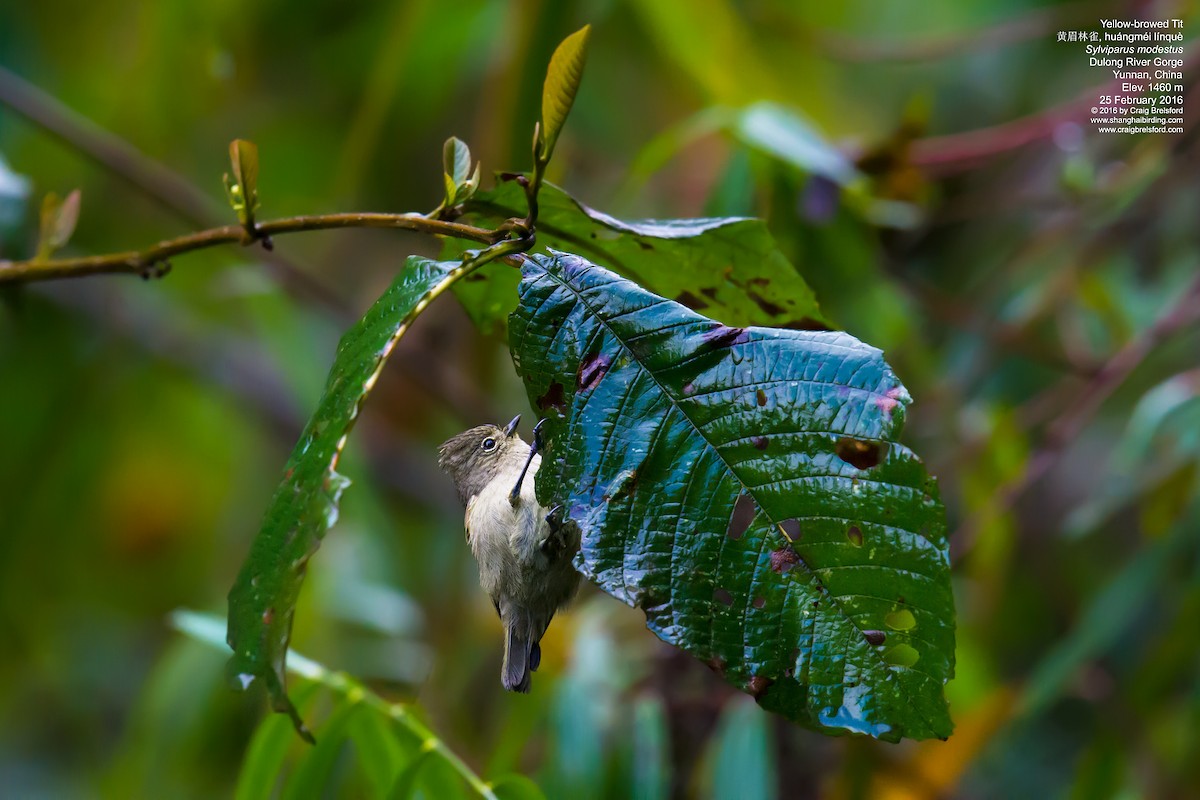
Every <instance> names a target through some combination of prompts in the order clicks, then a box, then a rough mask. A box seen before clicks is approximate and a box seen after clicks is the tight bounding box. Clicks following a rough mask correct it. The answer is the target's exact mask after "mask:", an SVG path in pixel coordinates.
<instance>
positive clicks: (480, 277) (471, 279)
mask: <svg viewBox="0 0 1200 800" xmlns="http://www.w3.org/2000/svg"><path fill="white" fill-rule="evenodd" d="M487 279H488V276H487V275H485V274H484V273H482V272H472V273H471V274H470V275H468V276H467V277H465V278H463V281H464V282H466V283H476V282H478V281H486V280H487Z"/></svg>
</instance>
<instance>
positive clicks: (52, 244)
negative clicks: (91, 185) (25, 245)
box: [37, 189, 80, 259]
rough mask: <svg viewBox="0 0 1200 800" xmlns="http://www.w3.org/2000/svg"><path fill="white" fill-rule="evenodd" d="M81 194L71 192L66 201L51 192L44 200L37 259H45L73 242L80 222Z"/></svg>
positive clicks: (77, 191)
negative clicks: (76, 227) (76, 225)
mask: <svg viewBox="0 0 1200 800" xmlns="http://www.w3.org/2000/svg"><path fill="white" fill-rule="evenodd" d="M79 201H80V192H79V190H78V189H76V190H74V191H73V192H71V193H70V194H69V195H67V196H66V198H65V199H63V200H59V199H58V195H57V194H55V193H54V192H50V193H49V194H47V195H46V196H45V198H43V199H42V214H41V226H40V229H39V231H38V246H37V258H39V259H45V258H49V257H50V256H52V255H53V254H54V251H55V250H58V249H60V248H62V247H64V246H65V245H66V243H67V242H69V241H70V240H71V234H73V233H74V232H75V224H76V223H77V222H79Z"/></svg>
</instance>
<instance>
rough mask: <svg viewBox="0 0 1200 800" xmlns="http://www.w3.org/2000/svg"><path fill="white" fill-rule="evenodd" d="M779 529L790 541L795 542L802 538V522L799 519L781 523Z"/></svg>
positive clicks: (786, 520)
mask: <svg viewBox="0 0 1200 800" xmlns="http://www.w3.org/2000/svg"><path fill="white" fill-rule="evenodd" d="M779 528H780V530H782V531H783V535H784V536H786V537H788V540H789V541H792V542H794V541H796V540H797V539H799V538H800V520H798V519H785V520H784V521H783V522H781V523H779Z"/></svg>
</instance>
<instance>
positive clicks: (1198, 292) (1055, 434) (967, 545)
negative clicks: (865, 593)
mask: <svg viewBox="0 0 1200 800" xmlns="http://www.w3.org/2000/svg"><path fill="white" fill-rule="evenodd" d="M1197 321H1200V276H1197V277H1196V278H1195V279H1194V280H1193V281H1192V283H1191V284H1190V285H1189V286H1188V288H1187V289H1186V290H1185V291H1184V292H1183V294H1182V295H1181V296H1180V297H1179V299H1178V300H1177V301H1176V302H1175V303H1174V305H1171V306H1169V307H1168V308H1167V309H1166V311H1164V312H1163V313H1162V314H1161V315H1160V316H1159V317H1158V319H1156V320H1155V321H1154V323H1153V324H1152V325H1151V326H1150V327H1149V328H1147V329H1146V330H1145V331H1143V332H1142V333H1141V334H1140V335H1138V336H1137V337H1135V338H1134V339H1132V340H1131V341H1130V342H1129V343H1128V344H1126V345H1125V346H1124V347H1122V348H1121V349H1120V350H1118V351H1117V352H1116V354H1115V355H1113V357H1112V358H1110V359H1109V360H1108V361H1107V362H1105V364H1104V365H1103V366H1101V367H1100V369H1099V370H1097V371H1096V374H1095V375H1094V376H1092V379H1091V380H1089V381H1088V382H1087V383H1086V384H1085V385H1084V387H1083V389H1082V390H1081V391H1079V392H1078V393H1077V394H1076V395H1075V398H1074V400H1073V401H1072V402H1071V403H1070V404H1069V405H1068V406H1067V409H1066V410H1065V411H1064V412H1062V413H1061V414H1060V415H1059V416H1058V417H1057V418H1056V419H1054V420H1053V421H1052V422H1051V423H1050V424H1049V425H1048V426H1047V427H1046V433H1045V436H1044V437H1043V438H1042V443H1041V445H1040V446H1039V447H1038V449H1037V450H1035V451H1034V452H1033V454H1032V455H1031V456H1030V458H1029V460H1028V462H1026V465H1025V469H1024V470H1023V471H1022V472H1021V474H1020V475H1018V476H1017V477H1015V478H1014V479H1013V480H1011V481H1010V482H1009V483H1007V484H1006V485H1004V486H1001V487H1000V488H999V489H998V490H997V492H996V494H997V498H996V502H995V503H994V504H992V505H991V506H989V507H988V508H986V509H985V510H983V511H981V512H979V513H978V514H976V515H974V516H973V517H971V518H968V519H967V520H965V521H964V522H963V523H962V524H961V525H960V526H959V528H958V530H957V531H956V532H955V534H954V536H953V537H952V543H953V545H954V549H955V554H954V558H955V559H956V560H958V559H961V558H962V557H963V556H965V555H966V554H967V553H968V552H969V551H970V550H971V548H972V547H973V546H974V544H975V541H976V538H977V537H978V535H979V531H980V529H981V528H982V526H983V524H984V523H985V522H986V521H988V520H989V519H992V518H993V517H994V516H996V515H998V514H1001V513H1003V512H1005V511H1007V510H1008V509H1010V508H1012V506H1013V504H1014V503H1016V501H1017V499H1018V498H1019V497H1020V496H1021V495H1022V494H1024V492H1025V491H1026V490H1027V489H1029V487H1031V486H1033V485H1034V484H1036V483H1037V482H1038V481H1039V480H1041V479H1042V478H1043V477H1045V475H1046V473H1047V472H1049V471H1050V468H1051V467H1053V466H1054V464H1055V463H1056V462H1057V461H1058V459H1059V457H1060V456H1061V455H1062V453H1063V451H1064V450H1065V449H1066V448H1067V446H1068V445H1069V444H1071V443H1072V442H1073V441H1075V439H1076V438H1077V437H1078V436H1079V434H1080V433H1082V432H1083V429H1084V427H1085V426H1086V425H1087V423H1088V421H1089V420H1091V418H1092V416H1093V415H1095V413H1096V411H1097V410H1099V408H1100V406H1101V404H1103V403H1104V401H1105V400H1107V399H1108V398H1109V397H1110V396H1111V395H1112V393H1113V392H1114V391H1116V390H1117V388H1118V387H1119V386H1120V385H1121V384H1123V383H1124V382H1125V380H1126V379H1127V378H1128V377H1129V376H1130V374H1132V373H1133V371H1134V370H1135V369H1137V367H1138V366H1139V365H1140V364H1141V363H1142V362H1143V361H1144V360H1145V359H1146V357H1147V356H1148V355H1150V353H1152V352H1153V351H1154V350H1155V348H1157V347H1158V346H1159V345H1161V344H1162V343H1163V342H1165V341H1166V340H1168V339H1169V338H1170V337H1171V336H1173V335H1175V334H1176V333H1178V332H1179V331H1181V330H1183V329H1184V328H1187V327H1188V326H1189V325H1192V324H1193V323H1195V322H1197Z"/></svg>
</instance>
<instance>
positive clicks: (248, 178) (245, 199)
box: [224, 139, 258, 236]
mask: <svg viewBox="0 0 1200 800" xmlns="http://www.w3.org/2000/svg"><path fill="white" fill-rule="evenodd" d="M229 163H230V166H231V168H232V169H233V177H232V178H231V177H230V176H229V175H228V174H226V175H225V176H224V178H225V194H226V196H227V197H228V198H229V205H230V206H231V207H232V208H233V210H234V212H235V213H236V214H237V218H238V223H239V224H240V225H241V226H242V227H243V228H245V229H246V232H247V233H248V234H250V235H251V236H253V235H254V215H255V214H256V213H258V145H256V144H254V142H248V141H246V140H245V139H234V140H233V141H232V142H230V143H229Z"/></svg>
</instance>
